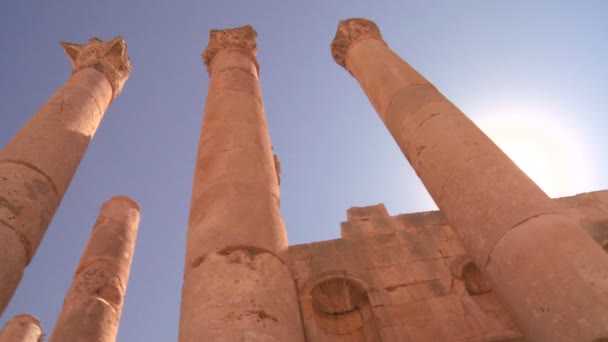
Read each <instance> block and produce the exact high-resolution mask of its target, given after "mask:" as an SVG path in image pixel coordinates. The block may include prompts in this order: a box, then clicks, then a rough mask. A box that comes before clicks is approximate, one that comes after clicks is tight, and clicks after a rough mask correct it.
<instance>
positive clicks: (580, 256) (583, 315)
mask: <svg viewBox="0 0 608 342" xmlns="http://www.w3.org/2000/svg"><path fill="white" fill-rule="evenodd" d="M556 244H557V245H556ZM606 258H607V256H606V252H605V251H603V250H602V248H601V247H600V246H599V245H598V244H597V243H596V242H595V241H594V240H593V239H592V238H591V236H588V235H587V234H581V229H580V227H579V226H578V225H577V224H576V223H575V222H573V221H572V220H571V219H570V218H568V217H566V216H562V215H556V214H546V215H541V216H538V217H536V218H532V219H530V220H528V221H526V222H524V223H522V224H520V225H518V226H517V227H515V228H512V229H510V230H509V231H507V232H506V233H505V235H504V236H503V237H502V239H501V240H500V241H499V242H498V243H497V244H496V246H495V247H494V249H493V250H492V253H491V254H490V258H489V262H488V265H487V268H486V271H487V274H488V276H489V278H490V279H492V281H493V282H494V283H499V284H500V286H497V285H495V286H494V289H495V291H496V292H497V294H498V295H499V296H500V297H501V298H502V299H503V300H502V302H503V303H504V304H505V305H506V306H508V307H509V309H510V311H511V313H512V314H513V319H514V320H515V321H516V322H517V326H518V327H519V328H520V329H522V332H523V333H524V335H525V336H545V337H549V336H550V339H548V341H549V340H550V341H600V340H599V339H600V338H606V339H608V293H606V289H608V268H605V267H603V265H605V262H604V261H605V259H606ZM548 263H551V264H550V265H548ZM555 263H559V264H558V265H556V264H555ZM560 299H562V300H560ZM573 303H575V304H576V305H572V304H573ZM601 341H603V340H601Z"/></svg>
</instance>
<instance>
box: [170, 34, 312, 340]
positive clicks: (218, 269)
mask: <svg viewBox="0 0 608 342" xmlns="http://www.w3.org/2000/svg"><path fill="white" fill-rule="evenodd" d="M255 51H256V45H255V31H254V30H253V28H251V27H250V26H246V27H242V28H239V29H233V30H223V31H216V30H214V31H212V32H211V40H210V42H209V46H208V47H207V50H206V52H205V53H204V54H203V59H204V60H205V63H206V65H207V67H208V70H209V73H210V77H211V80H210V84H209V92H208V96H207V101H206V105H205V113H204V119H203V126H202V132H201V137H200V142H199V149H198V156H197V163H196V169H195V177H194V187H193V193H192V203H191V208H190V224H189V229H188V239H187V250H186V265H185V271H184V286H183V290H182V307H181V320H180V333H179V340H180V342H186V341H216V340H225V341H240V340H243V339H246V340H249V339H252V340H253V339H256V340H258V339H259V340H264V341H275V340H276V341H288V340H289V341H302V340H303V332H302V327H301V322H300V317H299V310H298V304H297V296H296V290H295V286H294V282H293V279H292V277H291V274H290V272H289V269H288V267H287V266H286V264H285V263H286V260H285V258H286V256H287V253H286V251H287V238H286V233H285V227H284V224H283V220H282V218H281V214H280V211H279V188H278V175H277V170H276V167H275V161H274V158H273V153H272V148H271V145H270V138H269V134H268V128H267V125H266V118H265V115H264V107H263V104H262V96H261V90H260V85H259V80H258V65H257V60H256V57H255Z"/></svg>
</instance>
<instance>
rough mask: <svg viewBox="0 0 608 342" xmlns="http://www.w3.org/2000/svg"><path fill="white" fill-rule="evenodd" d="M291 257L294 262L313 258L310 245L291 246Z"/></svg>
mask: <svg viewBox="0 0 608 342" xmlns="http://www.w3.org/2000/svg"><path fill="white" fill-rule="evenodd" d="M289 255H290V256H291V259H292V260H294V261H295V260H304V259H309V258H310V257H311V253H310V247H309V244H303V245H293V246H289Z"/></svg>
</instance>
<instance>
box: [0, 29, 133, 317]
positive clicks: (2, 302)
mask: <svg viewBox="0 0 608 342" xmlns="http://www.w3.org/2000/svg"><path fill="white" fill-rule="evenodd" d="M62 45H63V48H64V49H65V52H66V53H67V55H68V57H69V58H70V61H71V62H72V75H71V76H70V77H69V78H68V80H67V81H66V82H65V83H64V84H63V85H62V86H61V87H60V88H59V89H58V90H57V92H55V94H54V95H53V96H51V98H50V99H49V100H48V101H47V102H46V103H45V104H44V105H43V106H42V107H41V108H40V109H39V110H38V111H37V112H36V113H35V114H34V115H33V116H32V118H31V119H30V120H29V121H28V122H27V123H26V124H25V125H24V126H23V127H22V128H21V129H20V130H19V131H18V132H17V134H16V135H15V136H14V137H13V138H12V140H11V141H10V142H9V143H8V144H7V145H6V146H5V147H4V148H3V149H2V150H0V284H2V286H0V315H1V314H2V312H3V311H4V309H5V308H6V306H7V305H8V302H9V301H10V299H11V297H12V296H13V293H14V292H15V289H16V288H17V285H18V284H19V282H20V280H21V278H22V276H23V272H24V270H25V267H26V266H27V265H28V264H29V263H30V262H31V261H32V258H33V256H34V254H35V253H36V249H37V248H38V245H39V244H40V242H41V241H42V238H43V237H44V234H45V232H46V230H47V228H48V226H49V223H50V222H51V219H52V218H53V215H54V214H55V211H56V210H57V207H58V206H59V204H60V202H61V199H62V198H63V195H64V194H65V192H66V190H67V188H68V186H69V184H70V182H71V180H72V177H73V176H74V174H75V173H76V170H77V169H78V165H79V164H80V161H81V160H82V157H83V155H84V153H85V151H86V149H87V147H88V145H89V143H90V141H91V139H92V138H93V135H94V134H95V131H96V130H97V127H98V126H99V123H100V121H101V119H102V117H103V115H104V113H105V112H106V109H107V108H108V106H109V105H110V103H111V102H112V100H114V99H115V98H116V96H118V94H119V93H120V92H121V90H122V88H123V86H124V83H125V82H126V80H127V78H128V77H129V74H130V72H131V64H130V62H129V57H128V55H127V46H126V44H125V41H124V40H123V39H122V38H121V37H116V38H114V39H112V40H109V41H105V42H104V41H101V40H99V39H97V38H91V39H90V40H89V42H88V43H87V44H83V45H79V44H72V43H62Z"/></svg>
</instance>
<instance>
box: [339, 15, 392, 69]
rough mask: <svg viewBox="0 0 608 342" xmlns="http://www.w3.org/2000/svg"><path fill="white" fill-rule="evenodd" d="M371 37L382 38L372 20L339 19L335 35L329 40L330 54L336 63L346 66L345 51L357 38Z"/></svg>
mask: <svg viewBox="0 0 608 342" xmlns="http://www.w3.org/2000/svg"><path fill="white" fill-rule="evenodd" d="M365 38H371V39H377V40H381V41H383V40H382V34H381V33H380V29H379V28H378V26H377V25H376V23H374V22H373V21H371V20H369V19H365V18H351V19H346V20H340V23H338V30H337V31H336V36H335V37H334V40H333V41H332V42H331V54H332V56H333V57H334V60H335V61H336V63H338V64H340V65H341V66H342V67H344V68H346V53H347V52H348V49H349V48H350V47H351V46H352V45H353V43H355V42H356V41H358V40H361V39H365Z"/></svg>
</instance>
